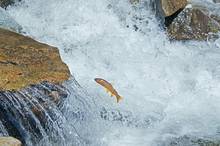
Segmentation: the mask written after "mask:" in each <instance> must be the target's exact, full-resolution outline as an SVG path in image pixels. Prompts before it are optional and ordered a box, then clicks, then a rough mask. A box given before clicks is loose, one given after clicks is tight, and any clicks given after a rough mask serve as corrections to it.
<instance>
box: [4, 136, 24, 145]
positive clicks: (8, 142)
mask: <svg viewBox="0 0 220 146" xmlns="http://www.w3.org/2000/svg"><path fill="white" fill-rule="evenodd" d="M0 146H21V142H20V141H19V140H18V139H16V138H13V137H0Z"/></svg>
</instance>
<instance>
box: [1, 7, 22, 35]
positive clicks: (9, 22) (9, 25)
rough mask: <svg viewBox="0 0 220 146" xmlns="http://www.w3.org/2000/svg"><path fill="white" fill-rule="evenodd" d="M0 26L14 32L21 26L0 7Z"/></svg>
mask: <svg viewBox="0 0 220 146" xmlns="http://www.w3.org/2000/svg"><path fill="white" fill-rule="evenodd" d="M0 28H4V29H8V30H11V31H15V32H21V31H22V27H21V26H20V25H19V24H18V23H17V22H16V21H15V20H14V19H13V18H11V17H10V16H9V14H8V13H7V12H6V11H5V10H4V9H3V8H0Z"/></svg>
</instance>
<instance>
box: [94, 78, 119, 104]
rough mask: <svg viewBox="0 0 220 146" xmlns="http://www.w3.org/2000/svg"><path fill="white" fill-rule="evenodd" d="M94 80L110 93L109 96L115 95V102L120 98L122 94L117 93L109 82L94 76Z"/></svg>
mask: <svg viewBox="0 0 220 146" xmlns="http://www.w3.org/2000/svg"><path fill="white" fill-rule="evenodd" d="M95 81H96V82H97V83H98V84H100V85H101V86H103V87H104V88H105V90H106V92H107V93H110V94H111V96H115V97H116V99H117V103H118V102H119V101H120V100H121V99H122V96H120V95H119V94H118V92H117V91H116V90H115V89H114V88H113V86H112V84H111V83H109V82H108V81H106V80H104V79H101V78H95Z"/></svg>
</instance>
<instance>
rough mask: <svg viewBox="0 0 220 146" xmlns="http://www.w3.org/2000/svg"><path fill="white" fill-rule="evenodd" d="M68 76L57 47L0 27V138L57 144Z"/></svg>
mask: <svg viewBox="0 0 220 146" xmlns="http://www.w3.org/2000/svg"><path fill="white" fill-rule="evenodd" d="M69 77H70V72H69V69H68V67H67V65H66V64H65V63H63V62H62V60H61V57H60V55H59V51H58V49H57V48H55V47H52V46H49V45H47V44H43V43H40V42H38V41H35V40H34V39H32V38H30V37H27V36H23V35H21V34H18V33H15V32H12V31H9V30H6V29H2V28H0V136H13V137H15V138H18V139H19V140H21V142H22V143H23V144H24V145H36V144H37V143H38V142H39V141H42V140H46V141H52V142H54V143H57V145H61V144H59V142H63V141H62V139H63V137H64V130H63V129H64V127H62V124H63V123H64V122H65V121H63V119H65V118H63V115H62V112H61V110H62V106H63V103H64V99H65V98H67V96H68V95H69V92H68V89H67V88H65V87H64V86H63V83H64V82H65V81H67V80H68V79H69ZM45 145H46V144H45Z"/></svg>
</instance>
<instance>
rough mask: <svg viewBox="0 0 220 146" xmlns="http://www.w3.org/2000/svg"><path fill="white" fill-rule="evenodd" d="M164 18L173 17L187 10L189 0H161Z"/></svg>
mask: <svg viewBox="0 0 220 146" xmlns="http://www.w3.org/2000/svg"><path fill="white" fill-rule="evenodd" d="M159 1H160V3H161V8H162V10H163V13H164V16H165V17H167V16H171V15H173V14H174V13H176V12H177V11H179V10H180V9H183V8H185V6H186V4H187V0H159Z"/></svg>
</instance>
